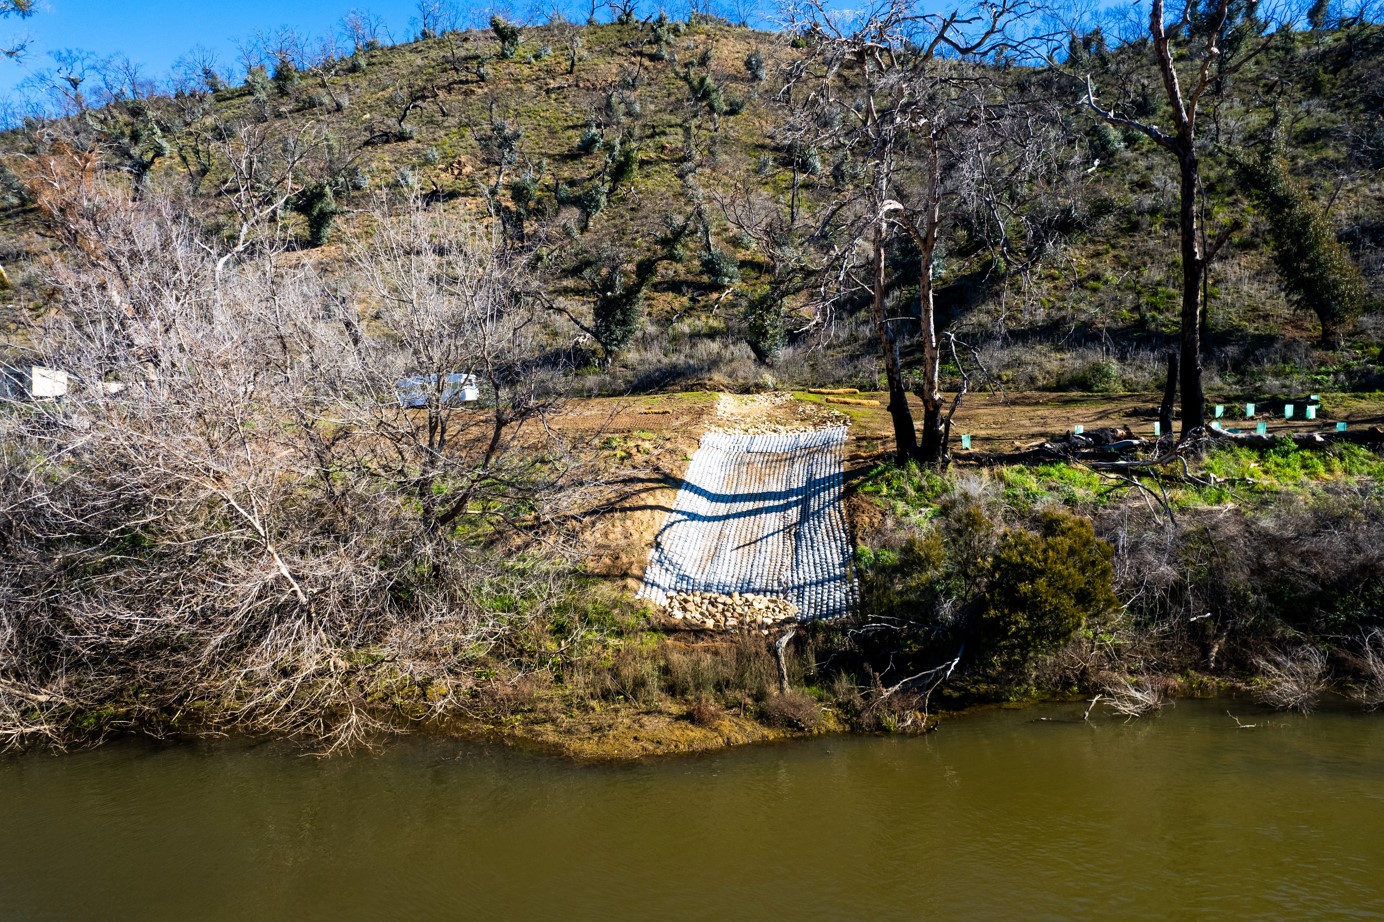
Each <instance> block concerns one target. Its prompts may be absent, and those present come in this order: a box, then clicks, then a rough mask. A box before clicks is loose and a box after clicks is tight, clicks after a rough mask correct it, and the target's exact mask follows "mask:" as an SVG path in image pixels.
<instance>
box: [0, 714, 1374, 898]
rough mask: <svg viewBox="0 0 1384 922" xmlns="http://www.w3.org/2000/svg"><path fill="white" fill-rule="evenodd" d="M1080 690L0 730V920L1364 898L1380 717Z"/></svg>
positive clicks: (1370, 871)
mask: <svg viewBox="0 0 1384 922" xmlns="http://www.w3.org/2000/svg"><path fill="white" fill-rule="evenodd" d="M1227 709H1229V710H1230V711H1232V712H1234V713H1235V714H1236V716H1237V717H1238V718H1239V720H1240V722H1242V723H1244V724H1255V726H1254V727H1252V728H1244V729H1242V728H1240V727H1239V726H1237V724H1236V722H1235V721H1234V720H1232V718H1231V717H1230V716H1228V714H1227ZM1081 712H1082V708H1081V707H1080V706H1078V705H1051V706H1043V707H1038V708H1029V709H1023V710H999V709H996V710H991V711H986V712H982V713H978V714H973V715H968V716H966V717H964V718H954V719H951V720H949V721H947V722H946V723H944V724H943V726H942V728H941V729H940V730H938V731H937V732H936V733H933V734H930V735H928V736H926V737H921V738H916V737H914V738H869V737H834V738H829V739H819V740H812V741H807V742H794V743H789V744H781V745H773V746H760V747H749V748H743V749H739V750H727V751H724V752H718V753H714V754H710V755H705V756H699V757H692V758H680V759H669V760H662V761H653V762H645V763H642V764H636V765H615V766H610V765H603V766H590V765H581V766H578V765H572V764H569V763H565V762H561V761H558V760H555V759H551V758H548V757H544V756H538V755H533V754H528V753H520V752H515V751H511V750H505V749H500V748H491V747H481V746H476V745H474V744H459V743H455V742H447V741H439V740H424V739H404V740H400V741H397V742H395V743H393V744H391V745H390V746H389V747H388V748H387V749H386V750H385V751H384V752H382V753H379V754H372V755H357V756H352V757H348V758H336V759H329V760H318V759H313V758H305V757H301V756H299V755H295V754H294V753H293V752H292V751H291V750H288V749H286V748H284V747H282V746H278V745H259V746H252V745H246V744H230V743H208V744H200V743H199V744H177V745H150V744H143V743H134V742H122V743H116V744H114V745H109V746H106V747H103V748H101V749H98V750H94V751H89V752H81V753H76V754H70V755H64V756H53V755H49V754H46V753H45V754H36V753H29V754H25V755H21V756H11V757H4V758H0V918H4V919H199V920H200V919H244V918H261V919H396V918H420V919H441V918H448V919H461V918H468V919H496V918H508V919H626V918H659V919H731V918H734V919H800V918H801V919H871V920H884V919H1018V918H1023V919H1191V918H1213V919H1293V920H1300V919H1326V918H1330V919H1343V918H1384V771H1381V760H1384V715H1365V714H1360V713H1358V712H1351V711H1347V710H1345V709H1342V710H1338V711H1331V712H1324V713H1318V714H1315V715H1313V716H1311V717H1306V718H1304V717H1300V716H1296V715H1282V714H1269V713H1267V712H1263V711H1260V710H1257V709H1255V708H1253V707H1252V706H1250V705H1248V704H1245V703H1243V702H1231V703H1227V702H1226V701H1216V702H1202V701H1184V702H1180V703H1179V704H1178V705H1177V706H1176V707H1174V708H1171V709H1169V710H1167V711H1166V712H1165V713H1164V714H1163V715H1162V716H1160V717H1158V718H1156V719H1153V720H1146V721H1135V722H1130V723H1123V722H1121V721H1119V720H1116V719H1113V718H1111V717H1108V716H1107V717H1099V718H1094V717H1093V720H1092V722H1090V723H1083V722H1082V721H1081Z"/></svg>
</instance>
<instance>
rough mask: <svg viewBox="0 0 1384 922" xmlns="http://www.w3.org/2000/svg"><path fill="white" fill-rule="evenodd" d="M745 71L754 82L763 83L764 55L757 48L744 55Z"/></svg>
mask: <svg viewBox="0 0 1384 922" xmlns="http://www.w3.org/2000/svg"><path fill="white" fill-rule="evenodd" d="M745 71H746V72H747V73H748V74H749V75H750V79H751V80H753V81H754V82H756V83H763V82H764V77H765V71H764V53H763V52H762V51H760V50H759V49H758V48H755V49H754V50H752V51H751V52H750V53H749V54H747V55H745Z"/></svg>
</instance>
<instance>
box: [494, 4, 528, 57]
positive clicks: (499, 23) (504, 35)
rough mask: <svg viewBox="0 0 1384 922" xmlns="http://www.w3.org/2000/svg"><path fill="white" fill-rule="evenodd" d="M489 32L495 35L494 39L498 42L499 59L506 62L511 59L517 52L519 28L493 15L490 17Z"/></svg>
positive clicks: (501, 17)
mask: <svg viewBox="0 0 1384 922" xmlns="http://www.w3.org/2000/svg"><path fill="white" fill-rule="evenodd" d="M490 31H492V32H494V33H495V37H496V38H497V39H499V40H500V57H501V58H504V59H505V60H506V61H508V60H509V59H511V58H513V57H514V56H515V54H517V53H518V51H519V34H520V32H521V31H522V30H521V29H520V28H519V26H516V25H514V24H513V23H511V22H509V21H508V20H506V19H505V18H504V17H503V16H499V15H495V16H491V17H490Z"/></svg>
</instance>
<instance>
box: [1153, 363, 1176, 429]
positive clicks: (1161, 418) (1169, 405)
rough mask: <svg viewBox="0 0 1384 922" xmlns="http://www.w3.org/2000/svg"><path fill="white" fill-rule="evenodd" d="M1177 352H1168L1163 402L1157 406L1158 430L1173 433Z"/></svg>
mask: <svg viewBox="0 0 1384 922" xmlns="http://www.w3.org/2000/svg"><path fill="white" fill-rule="evenodd" d="M1177 366H1178V361H1177V353H1176V352H1169V353H1168V377H1167V379H1166V380H1165V382H1164V384H1163V403H1162V405H1161V406H1159V408H1158V431H1159V432H1160V433H1161V434H1162V435H1172V434H1173V400H1174V399H1175V398H1176V397H1177Z"/></svg>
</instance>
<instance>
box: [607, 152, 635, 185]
mask: <svg viewBox="0 0 1384 922" xmlns="http://www.w3.org/2000/svg"><path fill="white" fill-rule="evenodd" d="M638 178H639V146H638V145H637V144H633V143H626V144H621V145H620V146H619V147H618V148H617V149H616V150H615V151H614V152H613V155H612V156H611V158H610V185H611V187H612V188H614V187H616V186H622V185H629V184H630V183H633V182H634V181H635V180H636V179H638Z"/></svg>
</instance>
